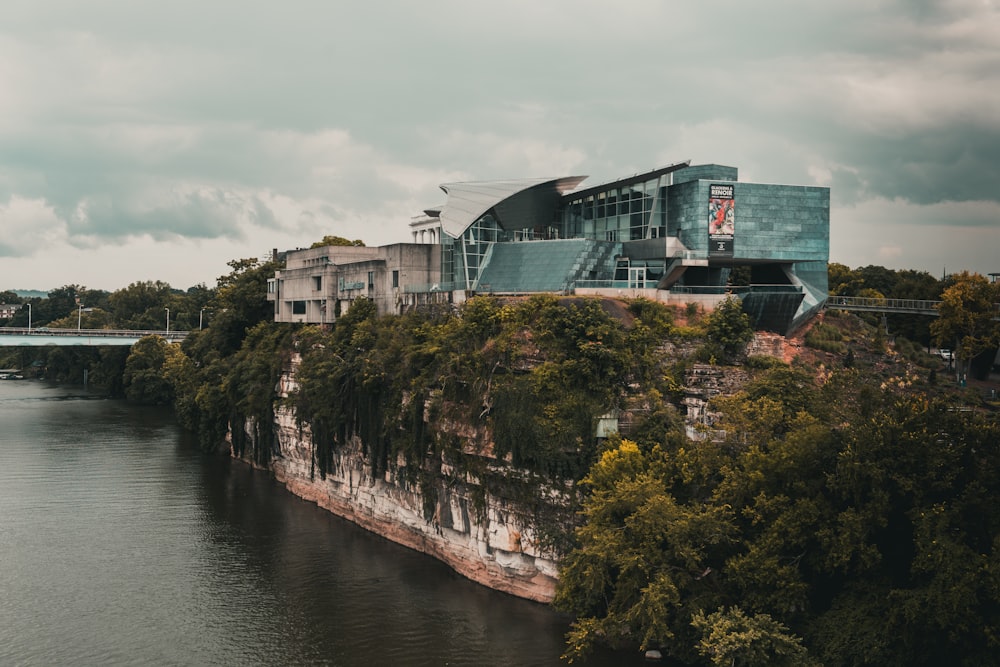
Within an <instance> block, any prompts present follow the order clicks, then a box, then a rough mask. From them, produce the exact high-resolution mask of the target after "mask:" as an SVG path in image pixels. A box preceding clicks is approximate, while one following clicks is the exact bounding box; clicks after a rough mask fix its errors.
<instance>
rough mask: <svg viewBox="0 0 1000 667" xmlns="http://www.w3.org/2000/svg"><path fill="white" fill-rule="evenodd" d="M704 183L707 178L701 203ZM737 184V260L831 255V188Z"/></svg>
mask: <svg viewBox="0 0 1000 667" xmlns="http://www.w3.org/2000/svg"><path fill="white" fill-rule="evenodd" d="M707 186H708V184H707V183H705V188H706V189H705V194H704V201H705V202H707V201H708V191H707ZM735 186H736V188H735V192H734V196H735V199H736V229H735V233H734V234H733V255H734V259H735V260H739V259H749V260H770V261H776V262H814V261H815V262H826V261H827V260H828V259H829V257H830V189H829V188H818V187H809V186H801V185H769V184H762V183H736V184H735ZM706 206H707V203H706ZM705 224H706V225H707V224H708V223H707V220H706V223H705ZM706 233H707V232H706Z"/></svg>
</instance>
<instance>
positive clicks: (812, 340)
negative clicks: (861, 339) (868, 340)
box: [804, 322, 846, 354]
mask: <svg viewBox="0 0 1000 667" xmlns="http://www.w3.org/2000/svg"><path fill="white" fill-rule="evenodd" d="M843 339H844V336H843V334H841V333H840V330H839V329H837V328H836V327H832V326H830V325H828V324H823V323H822V322H817V323H816V324H815V325H814V326H813V327H812V328H811V329H809V331H808V332H807V333H806V336H805V339H804V342H805V344H806V345H807V346H808V347H811V348H814V349H816V350H822V351H824V352H831V353H833V354H843V353H844V352H845V351H846V348H845V346H844V344H843V342H842V341H843Z"/></svg>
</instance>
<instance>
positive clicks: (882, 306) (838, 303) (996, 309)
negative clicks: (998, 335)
mask: <svg viewBox="0 0 1000 667" xmlns="http://www.w3.org/2000/svg"><path fill="white" fill-rule="evenodd" d="M940 305H941V302H940V301H926V300H921V299H885V298H881V299H880V298H876V297H865V296H837V295H836V294H831V295H830V296H829V297H828V298H827V300H826V304H825V307H826V308H839V309H843V310H867V311H873V312H879V313H911V314H914V313H915V314H918V315H933V316H937V315H938V306H940ZM993 319H994V320H1000V303H995V304H993Z"/></svg>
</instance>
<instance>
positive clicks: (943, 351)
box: [938, 348, 951, 361]
mask: <svg viewBox="0 0 1000 667" xmlns="http://www.w3.org/2000/svg"><path fill="white" fill-rule="evenodd" d="M938 354H940V355H941V358H942V359H944V360H945V361H951V350H948V349H944V348H942V349H940V350H938Z"/></svg>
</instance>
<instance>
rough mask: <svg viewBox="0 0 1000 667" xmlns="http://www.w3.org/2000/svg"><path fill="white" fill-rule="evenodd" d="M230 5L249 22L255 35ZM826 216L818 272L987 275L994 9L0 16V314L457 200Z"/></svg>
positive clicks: (50, 10) (999, 23)
mask: <svg viewBox="0 0 1000 667" xmlns="http://www.w3.org/2000/svg"><path fill="white" fill-rule="evenodd" d="M249 5H253V6H252V7H251V6H249ZM685 159H691V160H692V161H693V162H694V163H696V164H697V163H708V162H715V163H720V164H728V165H733V166H736V167H739V169H740V178H741V180H746V181H758V182H772V183H795V184H807V185H813V184H815V185H827V186H830V187H831V188H832V201H833V207H832V211H831V258H830V259H831V261H836V262H841V263H844V264H848V265H850V266H862V265H866V264H882V265H884V266H889V267H892V268H916V269H922V270H927V271H931V272H932V273H934V274H935V275H939V274H940V273H941V272H942V271H943V270H945V269H947V270H948V271H955V270H960V269H969V270H974V271H978V272H980V273H987V272H991V271H1000V257H998V255H1000V5H998V2H996V1H994V0H954V1H945V2H929V1H922V2H914V1H913V0H898V1H895V2H893V1H888V2H879V3H872V2H868V1H861V0H844V1H842V2H837V3H803V2H792V1H791V0H758V2H754V3H747V2H741V1H737V0H732V1H729V2H715V3H687V4H685V5H681V4H679V3H665V2H662V1H661V0H648V1H641V2H639V1H637V2H623V3H618V4H617V5H612V3H608V2H606V1H604V2H596V1H592V0H574V1H573V2H569V1H562V0H558V1H549V2H545V3H539V2H537V1H532V2H527V1H517V0H515V1H508V2H503V3H490V4H488V5H487V4H486V3H477V2H468V1H467V0H466V1H460V0H454V1H450V0H449V1H444V0H428V1H426V2H422V3H410V2H398V1H395V2H389V1H384V2H378V1H375V0H373V1H372V2H369V3H366V4H364V5H361V3H338V2H326V1H316V2H309V1H306V0H284V1H283V2H280V3H278V2H269V3H263V2H262V3H245V2H237V1H235V0H212V1H211V2H207V3H206V2H203V1H198V2H194V1H191V0H174V1H173V2H170V3H153V2H144V1H139V0H88V2H78V1H77V0H30V1H22V0H13V1H11V0H8V1H7V2H6V3H5V4H4V17H3V20H2V21H0V231H2V234H0V289H8V288H19V289H50V288H53V287H56V286H60V285H64V284H68V283H76V284H82V285H85V286H87V287H90V288H102V289H109V290H113V289H117V288H120V287H123V286H125V285H127V284H129V283H131V282H134V281H136V280H165V281H167V282H169V283H170V284H172V285H173V286H175V287H180V288H187V287H190V286H191V285H194V284H198V283H206V284H209V285H213V284H214V280H215V278H216V277H218V276H219V275H222V274H224V273H226V272H227V271H228V268H227V267H226V262H227V261H229V260H231V259H235V258H241V257H253V256H260V255H262V254H264V253H265V252H267V251H268V250H270V249H271V248H279V249H286V248H293V247H299V246H307V245H309V244H310V243H312V242H313V241H315V240H318V239H319V238H321V237H322V236H323V235H325V234H338V235H341V236H346V237H349V238H361V239H363V240H364V241H365V242H367V243H368V244H382V243H391V242H398V241H406V240H408V233H407V223H408V222H409V220H410V217H411V216H413V215H415V214H417V213H419V212H420V211H421V210H422V209H424V208H426V207H429V206H433V205H436V204H440V203H442V202H443V201H444V194H443V193H442V192H441V191H440V189H439V188H438V186H439V184H441V183H444V182H449V181H455V180H485V179H493V178H517V177H542V176H565V175H570V174H589V175H590V179H589V180H588V181H587V183H591V184H596V183H599V182H602V181H604V180H608V179H612V178H615V177H618V176H621V175H625V174H631V173H634V172H638V171H644V170H647V169H652V168H655V167H658V166H662V165H665V164H669V163H672V162H677V161H680V160H685Z"/></svg>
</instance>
